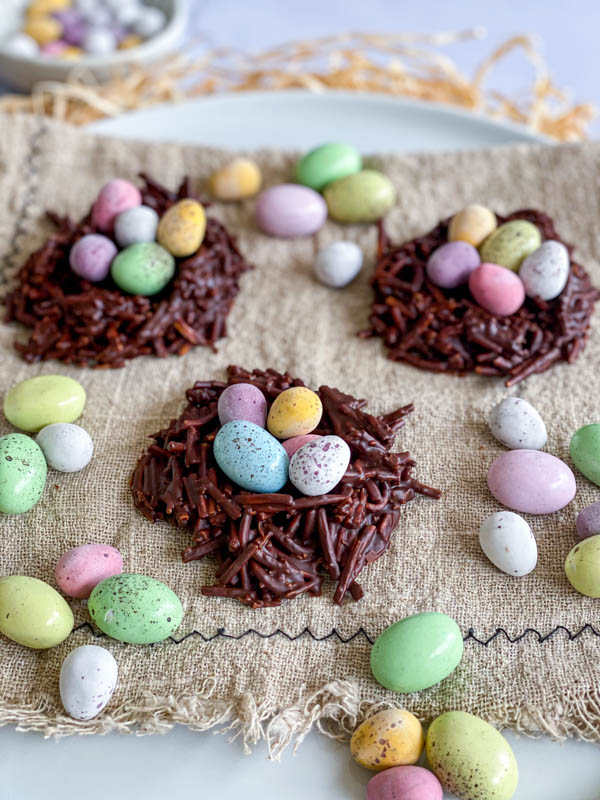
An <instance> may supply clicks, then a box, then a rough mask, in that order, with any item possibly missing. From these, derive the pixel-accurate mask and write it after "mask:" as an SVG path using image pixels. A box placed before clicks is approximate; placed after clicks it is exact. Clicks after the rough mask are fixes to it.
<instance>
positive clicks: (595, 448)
mask: <svg viewBox="0 0 600 800" xmlns="http://www.w3.org/2000/svg"><path fill="white" fill-rule="evenodd" d="M570 453H571V458H572V459H573V463H574V464H575V466H576V467H577V469H578V470H579V471H580V472H582V473H583V474H584V475H585V477H586V478H588V479H589V480H590V481H592V483H595V484H596V485H597V486H600V423H598V422H593V423H591V424H590V425H584V426H583V427H582V428H579V430H577V431H575V433H574V434H573V436H572V437H571V446H570Z"/></svg>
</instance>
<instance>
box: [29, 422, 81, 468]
mask: <svg viewBox="0 0 600 800" xmlns="http://www.w3.org/2000/svg"><path fill="white" fill-rule="evenodd" d="M35 440H36V442H37V443H38V444H39V446H40V447H41V448H42V452H43V453H44V456H45V458H46V461H47V463H48V466H49V467H52V468H53V469H57V470H58V471H59V472H79V470H81V469H83V468H84V467H87V465H88V464H89V463H90V460H91V458H92V455H93V453H94V443H93V442H92V437H91V436H90V435H89V433H88V432H87V431H86V430H84V429H83V428H80V427H79V425H73V423H71V422H54V423H53V424H52V425H46V427H45V428H42V430H41V431H40V432H39V433H38V435H37V436H36V437H35Z"/></svg>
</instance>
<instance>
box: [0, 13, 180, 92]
mask: <svg viewBox="0 0 600 800" xmlns="http://www.w3.org/2000/svg"><path fill="white" fill-rule="evenodd" d="M187 11H188V0H2V14H0V82H1V83H5V84H7V85H9V86H11V87H13V88H15V89H21V90H22V91H27V92H28V91H30V90H31V89H32V87H33V86H35V84H37V83H40V82H42V81H64V80H66V79H67V78H68V76H69V74H70V73H72V72H73V70H74V68H75V67H81V69H82V72H84V73H91V74H92V75H93V76H94V77H95V78H96V79H98V80H106V79H107V78H108V77H110V75H111V74H112V73H114V72H115V71H118V70H119V68H122V67H124V66H127V65H129V64H149V63H152V62H153V61H157V60H159V59H160V58H161V57H163V56H165V55H166V54H167V53H168V52H169V51H170V50H172V49H173V48H174V47H175V46H176V44H177V42H178V40H179V39H180V37H181V35H182V33H183V31H184V29H185V26H186V19H187Z"/></svg>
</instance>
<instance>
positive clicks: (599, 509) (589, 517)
mask: <svg viewBox="0 0 600 800" xmlns="http://www.w3.org/2000/svg"><path fill="white" fill-rule="evenodd" d="M575 527H576V529H577V538H578V539H587V538H588V536H597V535H598V534H600V500H599V501H598V502H596V503H592V505H591V506H587V508H584V509H583V511H580V512H579V514H577V519H576V520H575Z"/></svg>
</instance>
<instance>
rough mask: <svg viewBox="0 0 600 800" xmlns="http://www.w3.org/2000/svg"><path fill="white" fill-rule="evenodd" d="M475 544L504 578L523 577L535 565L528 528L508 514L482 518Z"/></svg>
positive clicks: (534, 554)
mask: <svg viewBox="0 0 600 800" xmlns="http://www.w3.org/2000/svg"><path fill="white" fill-rule="evenodd" d="M479 544H480V545H481V549H482V550H483V552H484V553H485V555H486V556H487V557H488V558H489V560H490V561H491V562H492V564H494V566H496V567H498V569H500V570H502V572H506V574H507V575H514V576H515V577H520V576H521V575H527V574H528V573H530V572H531V571H532V570H534V569H535V565H536V564H537V544H536V542H535V538H534V535H533V533H532V532H531V528H530V527H529V525H528V524H527V523H526V522H525V520H524V519H523V517H520V516H519V515H518V514H514V513H513V512H512V511H497V512H496V513H495V514H490V515H489V517H486V518H485V519H484V521H483V523H482V524H481V528H480V529H479Z"/></svg>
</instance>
